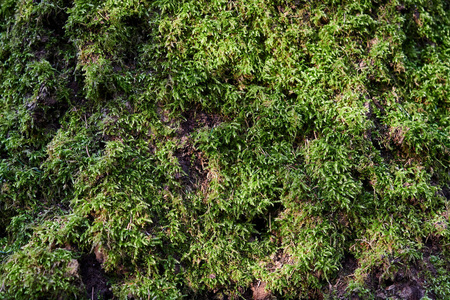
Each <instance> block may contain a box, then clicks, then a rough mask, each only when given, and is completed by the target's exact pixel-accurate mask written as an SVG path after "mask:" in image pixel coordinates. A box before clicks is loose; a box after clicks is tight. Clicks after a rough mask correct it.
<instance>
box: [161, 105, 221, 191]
mask: <svg viewBox="0 0 450 300" xmlns="http://www.w3.org/2000/svg"><path fill="white" fill-rule="evenodd" d="M181 116H182V118H183V121H182V122H181V123H180V126H179V128H178V130H177V136H176V138H177V139H178V143H179V145H180V148H179V149H178V150H177V151H175V153H174V155H175V157H177V158H178V162H179V164H180V167H181V169H182V170H183V173H180V174H177V175H176V179H179V180H181V182H182V183H183V185H184V186H185V187H187V188H188V189H189V190H197V189H201V190H202V191H204V192H205V191H206V189H207V187H208V171H207V165H208V160H207V158H206V156H205V155H204V154H203V153H202V152H201V151H199V150H198V149H196V147H195V146H194V144H193V141H192V137H191V134H192V133H193V132H195V131H197V130H199V129H201V128H205V127H206V128H208V129H211V130H213V128H214V127H216V126H217V125H219V124H220V123H221V122H222V120H223V119H222V117H221V116H219V115H218V114H214V113H206V112H203V111H201V110H200V109H198V108H197V109H191V110H188V111H186V112H184V113H182V115H181ZM163 121H166V122H169V123H173V122H171V121H170V120H169V119H168V118H167V117H166V116H164V115H163Z"/></svg>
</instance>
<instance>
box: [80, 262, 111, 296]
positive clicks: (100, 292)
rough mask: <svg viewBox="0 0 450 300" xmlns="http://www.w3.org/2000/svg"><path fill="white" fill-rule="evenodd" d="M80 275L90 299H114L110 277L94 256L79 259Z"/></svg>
mask: <svg viewBox="0 0 450 300" xmlns="http://www.w3.org/2000/svg"><path fill="white" fill-rule="evenodd" d="M79 266H80V275H81V280H82V281H83V284H84V286H85V287H86V296H87V298H88V299H91V300H97V299H104V300H105V299H113V293H112V291H111V289H110V284H109V282H108V277H107V276H106V274H105V272H104V271H103V269H102V267H101V264H100V263H99V262H98V261H97V259H96V258H95V255H94V254H88V255H84V256H83V257H81V258H80V259H79Z"/></svg>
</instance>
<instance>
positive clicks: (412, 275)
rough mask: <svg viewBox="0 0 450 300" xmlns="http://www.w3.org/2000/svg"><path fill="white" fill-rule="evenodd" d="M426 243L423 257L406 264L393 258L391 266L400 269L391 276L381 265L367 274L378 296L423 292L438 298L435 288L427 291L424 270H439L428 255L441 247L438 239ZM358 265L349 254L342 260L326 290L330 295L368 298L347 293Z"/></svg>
mask: <svg viewBox="0 0 450 300" xmlns="http://www.w3.org/2000/svg"><path fill="white" fill-rule="evenodd" d="M425 244H426V247H424V250H423V251H422V254H423V259H422V260H420V261H417V262H416V263H412V264H407V263H404V262H401V261H399V260H396V259H390V260H389V263H390V264H391V266H394V267H395V268H396V269H397V270H396V271H395V272H393V273H391V274H390V276H386V275H385V274H384V272H383V270H382V269H381V268H379V269H378V270H375V271H374V272H372V273H371V274H369V275H368V276H367V278H366V281H365V286H366V288H367V289H369V290H370V291H371V293H373V294H374V295H375V299H381V300H384V299H392V300H394V299H397V300H400V299H406V300H416V299H417V300H419V299H422V297H424V296H427V297H428V298H430V299H437V298H436V296H435V295H434V294H433V293H432V292H430V291H428V292H427V286H426V285H427V282H426V278H425V277H426V276H425V274H426V273H429V274H432V275H435V274H436V273H437V271H436V269H435V268H434V266H433V264H432V263H431V262H430V261H429V258H430V256H431V255H439V253H441V249H440V248H439V247H438V245H439V243H438V241H433V240H428V241H426V242H425ZM357 268H358V261H357V259H356V258H355V257H354V256H352V255H350V254H348V255H347V256H346V257H345V258H344V260H343V262H342V268H341V270H340V271H339V273H338V276H337V278H336V279H334V280H333V281H332V282H331V283H330V285H329V287H328V288H327V289H326V290H324V291H323V292H324V295H329V297H331V299H346V300H347V299H348V300H350V299H365V298H364V296H363V295H361V296H360V295H358V293H356V292H353V293H351V294H348V293H347V287H348V283H349V282H350V280H351V279H353V274H354V272H355V270H356V269H357Z"/></svg>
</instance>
